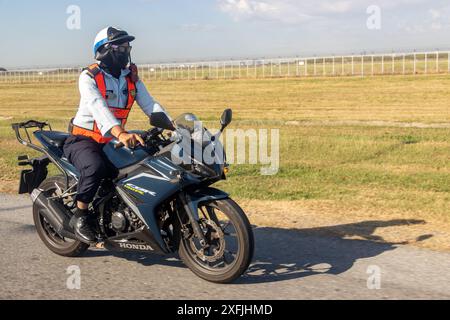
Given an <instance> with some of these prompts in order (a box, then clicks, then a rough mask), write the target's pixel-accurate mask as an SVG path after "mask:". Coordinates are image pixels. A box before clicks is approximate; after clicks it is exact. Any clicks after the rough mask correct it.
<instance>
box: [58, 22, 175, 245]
mask: <svg viewBox="0 0 450 320" xmlns="http://www.w3.org/2000/svg"><path fill="white" fill-rule="evenodd" d="M134 39H135V37H133V36H131V35H129V34H128V33H127V32H126V31H123V30H120V29H118V28H114V27H108V28H105V29H103V30H101V31H100V32H99V33H98V35H97V37H96V39H95V42H94V54H95V59H96V60H97V61H98V62H99V63H97V64H93V65H91V66H90V67H88V68H87V69H86V70H84V71H83V72H82V73H81V75H80V79H79V90H80V95H81V99H80V105H79V109H78V112H77V114H76V116H75V118H74V119H72V121H71V126H70V131H71V132H70V133H71V136H70V137H69V138H68V139H67V141H66V142H65V145H64V155H65V156H66V158H67V159H68V160H69V161H70V162H71V163H72V164H73V165H74V166H75V167H76V168H77V170H78V171H79V172H80V178H79V181H78V189H77V196H76V199H75V200H76V201H77V209H76V211H75V214H74V217H73V218H72V220H71V225H72V226H73V228H74V232H75V235H76V236H77V238H78V239H79V240H80V241H83V242H86V243H92V242H95V240H96V239H95V233H94V231H93V230H92V227H91V225H90V223H89V220H90V219H89V209H88V208H89V204H90V203H91V202H92V201H93V199H94V197H95V195H96V193H97V191H98V188H99V186H100V182H101V180H102V179H105V178H114V177H115V176H117V169H116V168H115V167H114V166H113V164H112V163H111V162H110V161H109V160H108V159H107V157H106V156H105V155H104V153H103V150H102V149H103V146H104V145H105V143H108V142H109V141H110V140H111V139H112V138H113V137H114V138H116V139H118V140H119V141H120V142H122V143H123V144H124V145H125V146H126V147H130V148H133V147H136V146H137V145H138V144H144V141H143V139H142V138H141V137H140V136H139V135H138V134H134V133H128V132H127V131H126V130H125V128H124V127H125V123H126V121H127V118H128V115H129V112H130V109H131V107H132V106H133V103H134V102H135V101H136V102H137V103H138V105H139V106H140V107H141V109H142V110H143V111H144V113H145V114H146V115H147V116H149V117H150V116H151V114H152V113H154V112H165V113H166V114H167V112H166V111H165V110H164V108H163V107H161V106H160V105H159V104H158V103H157V102H155V100H154V99H153V98H152V96H151V95H150V94H149V92H148V91H147V88H146V87H145V85H144V84H143V82H142V81H140V80H139V78H138V75H137V68H136V66H135V65H133V64H130V63H131V61H130V60H131V59H130V53H131V49H132V47H131V46H130V42H131V41H133V40H134Z"/></svg>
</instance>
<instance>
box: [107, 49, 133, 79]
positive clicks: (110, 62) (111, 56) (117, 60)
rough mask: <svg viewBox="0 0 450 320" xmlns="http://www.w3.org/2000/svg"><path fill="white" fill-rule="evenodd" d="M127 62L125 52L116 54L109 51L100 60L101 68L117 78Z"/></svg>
mask: <svg viewBox="0 0 450 320" xmlns="http://www.w3.org/2000/svg"><path fill="white" fill-rule="evenodd" d="M129 60H130V56H129V54H128V53H127V52H117V51H114V50H111V49H110V50H109V52H108V53H107V54H106V55H105V56H104V58H103V59H102V60H101V66H102V68H103V69H105V70H106V71H107V72H108V73H109V74H111V75H112V76H113V77H115V78H119V77H120V74H121V73H122V69H125V68H126V67H127V65H128V62H129Z"/></svg>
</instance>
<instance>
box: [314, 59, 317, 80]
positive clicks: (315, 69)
mask: <svg viewBox="0 0 450 320" xmlns="http://www.w3.org/2000/svg"><path fill="white" fill-rule="evenodd" d="M315 76H317V58H314V77H315Z"/></svg>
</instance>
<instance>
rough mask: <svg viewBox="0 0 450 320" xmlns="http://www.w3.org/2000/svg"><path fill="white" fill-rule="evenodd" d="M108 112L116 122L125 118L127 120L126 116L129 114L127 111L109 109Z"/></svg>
mask: <svg viewBox="0 0 450 320" xmlns="http://www.w3.org/2000/svg"><path fill="white" fill-rule="evenodd" d="M109 110H110V111H111V112H112V114H113V115H114V117H116V118H117V119H118V120H121V119H126V118H128V115H129V114H130V110H129V109H119V108H109Z"/></svg>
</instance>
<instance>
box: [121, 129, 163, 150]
mask: <svg viewBox="0 0 450 320" xmlns="http://www.w3.org/2000/svg"><path fill="white" fill-rule="evenodd" d="M162 132H163V130H161V129H158V128H153V129H151V130H150V131H147V132H145V133H144V134H143V135H141V137H142V139H144V141H145V143H146V144H147V143H148V142H150V141H152V139H154V138H155V137H156V136H157V135H159V134H161V133H162ZM123 147H125V144H123V143H122V142H117V143H116V144H115V145H114V149H115V150H119V149H122V148H123ZM143 147H145V146H143Z"/></svg>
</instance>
